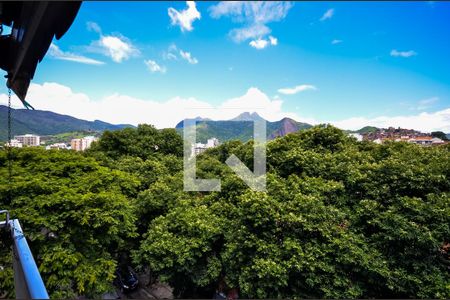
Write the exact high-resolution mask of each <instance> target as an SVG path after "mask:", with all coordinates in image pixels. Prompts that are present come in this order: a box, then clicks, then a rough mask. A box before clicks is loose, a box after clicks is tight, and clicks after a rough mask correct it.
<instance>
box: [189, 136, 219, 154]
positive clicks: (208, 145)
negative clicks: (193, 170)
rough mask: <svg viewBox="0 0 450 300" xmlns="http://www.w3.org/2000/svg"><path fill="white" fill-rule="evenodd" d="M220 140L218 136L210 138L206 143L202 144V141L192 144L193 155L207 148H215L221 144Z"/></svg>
mask: <svg viewBox="0 0 450 300" xmlns="http://www.w3.org/2000/svg"><path fill="white" fill-rule="evenodd" d="M219 144H220V143H219V140H218V139H217V138H214V137H213V138H210V139H208V140H207V141H206V144H202V143H195V144H194V145H192V151H191V156H194V155H198V154H200V153H202V152H204V151H205V150H206V149H208V148H214V147H217V146H219Z"/></svg>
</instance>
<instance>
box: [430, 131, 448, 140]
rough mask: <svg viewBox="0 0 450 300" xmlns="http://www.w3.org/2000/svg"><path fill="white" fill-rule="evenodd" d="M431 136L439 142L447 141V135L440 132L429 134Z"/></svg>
mask: <svg viewBox="0 0 450 300" xmlns="http://www.w3.org/2000/svg"><path fill="white" fill-rule="evenodd" d="M431 136H432V137H437V138H440V139H441V140H444V141H448V138H447V135H446V134H445V133H443V132H442V131H433V132H432V133H431Z"/></svg>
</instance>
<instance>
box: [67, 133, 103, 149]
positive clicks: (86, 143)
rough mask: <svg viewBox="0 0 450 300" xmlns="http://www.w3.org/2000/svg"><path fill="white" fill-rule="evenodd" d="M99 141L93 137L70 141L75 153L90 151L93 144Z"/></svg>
mask: <svg viewBox="0 0 450 300" xmlns="http://www.w3.org/2000/svg"><path fill="white" fill-rule="evenodd" d="M96 140H97V139H96V138H95V137H93V136H85V137H83V138H81V139H72V140H71V141H70V146H71V148H72V150H75V151H84V150H86V149H88V148H89V147H90V146H91V144H92V142H94V141H96Z"/></svg>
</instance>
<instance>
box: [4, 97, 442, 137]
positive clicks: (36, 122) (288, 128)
mask: <svg viewBox="0 0 450 300" xmlns="http://www.w3.org/2000/svg"><path fill="white" fill-rule="evenodd" d="M7 119H8V108H7V107H6V106H4V105H0V141H6V139H7V135H8V132H7V131H8V130H7ZM190 120H194V121H196V123H197V141H199V142H202V143H205V142H206V140H207V139H208V138H211V137H216V138H218V139H219V140H220V141H222V142H223V141H228V140H232V139H238V140H241V141H244V142H245V141H248V140H250V139H251V138H252V137H253V123H252V122H250V121H255V120H264V119H263V118H262V117H261V116H259V115H258V114H257V113H256V112H254V113H249V112H244V113H241V114H240V115H239V116H237V117H235V118H233V119H231V120H219V121H213V120H211V119H207V118H202V117H197V118H195V119H190ZM266 122H267V123H266V127H267V138H268V139H274V138H276V137H278V136H285V135H286V134H288V133H291V132H295V131H298V130H302V129H307V128H310V127H312V125H310V124H307V123H302V122H297V121H295V120H293V119H291V118H283V119H281V120H279V121H275V122H269V121H266ZM148 123H149V124H151V120H149V122H148ZM125 127H134V126H133V125H129V124H111V123H107V122H103V121H100V120H95V121H86V120H81V119H77V118H75V117H72V116H68V115H62V114H58V113H54V112H51V111H43V110H28V109H12V135H13V136H14V135H18V134H27V133H33V134H38V135H41V136H54V137H56V138H57V140H58V141H59V140H64V141H65V140H67V139H68V140H70V137H72V136H76V135H86V134H92V135H96V136H99V135H100V134H101V132H103V131H105V130H118V129H122V128H125ZM175 128H176V130H177V131H178V132H179V133H180V134H182V132H183V121H181V122H179V123H178V124H177V125H176V127H175ZM378 130H380V128H377V127H373V126H366V127H363V128H361V129H359V130H357V131H348V132H357V133H361V134H367V133H370V132H376V131H378ZM68 133H70V134H69V135H67V134H68ZM61 134H64V135H61ZM447 136H448V137H449V138H450V135H449V134H447Z"/></svg>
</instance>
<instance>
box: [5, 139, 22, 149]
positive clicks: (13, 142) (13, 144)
mask: <svg viewBox="0 0 450 300" xmlns="http://www.w3.org/2000/svg"><path fill="white" fill-rule="evenodd" d="M5 146H7V147H8V146H11V147H14V148H22V146H23V144H22V143H21V142H20V141H19V140H16V139H12V140H11V145H10V144H9V143H8V142H6V143H5Z"/></svg>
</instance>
